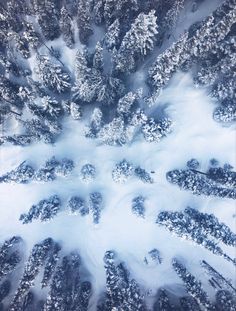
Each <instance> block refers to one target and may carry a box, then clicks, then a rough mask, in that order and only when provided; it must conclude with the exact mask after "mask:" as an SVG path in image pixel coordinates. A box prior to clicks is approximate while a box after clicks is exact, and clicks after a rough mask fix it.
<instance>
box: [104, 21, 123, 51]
mask: <svg viewBox="0 0 236 311" xmlns="http://www.w3.org/2000/svg"><path fill="white" fill-rule="evenodd" d="M104 41H105V45H106V48H107V49H108V50H109V51H112V49H113V48H116V47H117V46H118V44H119V43H120V21H119V19H118V18H117V19H116V20H115V21H114V22H113V23H112V24H111V25H110V26H109V27H108V29H107V32H106V34H105V38H104Z"/></svg>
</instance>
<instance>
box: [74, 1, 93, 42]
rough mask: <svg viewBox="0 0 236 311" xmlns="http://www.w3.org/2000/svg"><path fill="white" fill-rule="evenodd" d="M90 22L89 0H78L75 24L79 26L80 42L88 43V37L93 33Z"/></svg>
mask: <svg viewBox="0 0 236 311" xmlns="http://www.w3.org/2000/svg"><path fill="white" fill-rule="evenodd" d="M91 22H92V20H91V1H90V0H89V1H87V0H79V3H78V11H77V25H78V28H79V38H80V41H81V43H82V44H86V43H88V39H89V37H90V36H91V35H92V34H93V29H92V25H91Z"/></svg>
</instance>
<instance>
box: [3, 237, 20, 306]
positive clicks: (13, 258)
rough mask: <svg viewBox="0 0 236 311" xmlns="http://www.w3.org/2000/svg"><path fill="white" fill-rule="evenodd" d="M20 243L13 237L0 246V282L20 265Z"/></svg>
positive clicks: (18, 238)
mask: <svg viewBox="0 0 236 311" xmlns="http://www.w3.org/2000/svg"><path fill="white" fill-rule="evenodd" d="M21 242H22V239H21V238H20V237H18V236H13V237H12V238H10V239H8V240H5V241H4V243H3V244H2V245H1V246H0V281H1V280H2V279H3V278H4V277H5V276H7V275H8V274H10V273H12V272H13V271H14V270H15V269H16V266H17V265H18V264H19V263H20V261H21V255H20V243H21ZM2 290H3V289H2ZM0 301H1V299H0Z"/></svg>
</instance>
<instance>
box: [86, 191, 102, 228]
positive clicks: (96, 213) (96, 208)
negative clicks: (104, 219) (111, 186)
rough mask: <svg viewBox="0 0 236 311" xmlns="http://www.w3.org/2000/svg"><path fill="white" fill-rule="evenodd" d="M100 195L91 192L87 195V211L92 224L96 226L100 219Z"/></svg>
mask: <svg viewBox="0 0 236 311" xmlns="http://www.w3.org/2000/svg"><path fill="white" fill-rule="evenodd" d="M102 200H103V199H102V195H101V193H99V192H93V193H90V195H89V209H90V210H91V212H92V215H93V222H94V224H98V223H99V221H100V218H101V210H102V208H103V207H102Z"/></svg>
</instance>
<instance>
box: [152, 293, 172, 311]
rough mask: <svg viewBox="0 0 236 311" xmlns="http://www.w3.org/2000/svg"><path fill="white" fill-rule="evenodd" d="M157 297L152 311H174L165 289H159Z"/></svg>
mask: <svg viewBox="0 0 236 311" xmlns="http://www.w3.org/2000/svg"><path fill="white" fill-rule="evenodd" d="M157 295H158V299H157V301H156V302H155V304H154V306H153V311H158V310H163V311H175V306H174V305H173V304H172V303H171V302H170V299H169V297H168V295H167V291H166V290H165V289H160V290H159V291H158V294H157Z"/></svg>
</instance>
